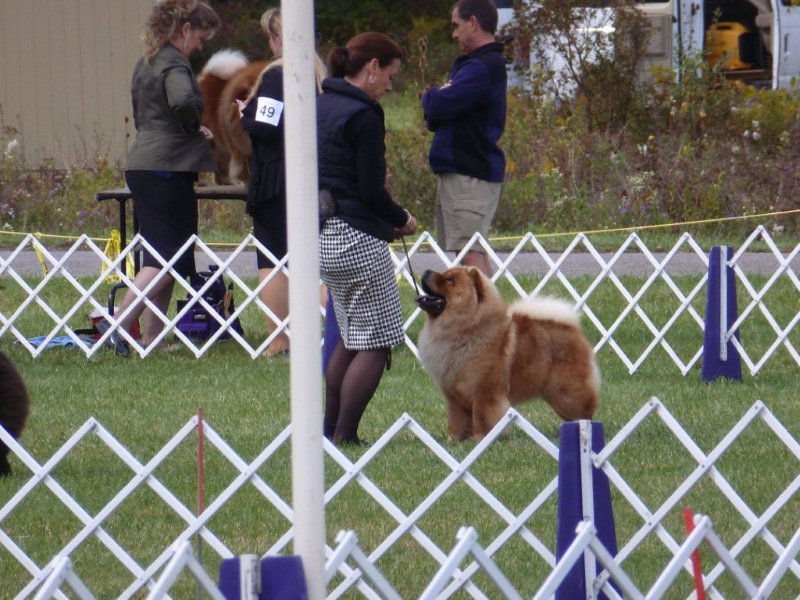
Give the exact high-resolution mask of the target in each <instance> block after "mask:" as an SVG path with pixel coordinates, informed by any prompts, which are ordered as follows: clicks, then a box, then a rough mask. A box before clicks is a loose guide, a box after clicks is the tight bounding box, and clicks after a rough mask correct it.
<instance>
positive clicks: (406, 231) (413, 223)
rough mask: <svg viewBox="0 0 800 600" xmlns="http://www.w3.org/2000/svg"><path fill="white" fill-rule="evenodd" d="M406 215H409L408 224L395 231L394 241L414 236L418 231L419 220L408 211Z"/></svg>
mask: <svg viewBox="0 0 800 600" xmlns="http://www.w3.org/2000/svg"><path fill="white" fill-rule="evenodd" d="M406 213H408V221H406V224H405V225H403V226H402V227H400V228H398V229H395V230H394V239H396V240H398V239H400V238H401V237H403V236H406V235H412V234H413V233H414V232H415V231H416V230H417V220H416V219H415V218H414V216H413V215H412V214H411V213H410V212H408V211H406Z"/></svg>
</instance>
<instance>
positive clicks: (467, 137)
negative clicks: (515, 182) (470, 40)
mask: <svg viewBox="0 0 800 600" xmlns="http://www.w3.org/2000/svg"><path fill="white" fill-rule="evenodd" d="M422 110H423V112H424V115H425V123H426V124H427V126H428V129H430V130H431V131H433V132H434V135H433V142H432V143H431V151H430V156H429V161H430V165H431V169H432V170H433V172H434V173H459V174H461V175H468V176H470V177H476V178H478V179H482V180H484V181H494V182H500V181H503V178H504V176H505V169H506V160H505V155H504V154H503V151H502V150H501V149H500V147H499V146H498V145H497V142H498V140H499V139H500V136H502V135H503V129H504V127H505V123H506V65H505V59H504V58H503V44H501V43H499V42H492V43H489V44H485V45H483V46H481V47H480V48H477V49H475V50H473V51H472V52H470V53H468V54H463V55H461V56H459V57H458V58H457V59H456V61H455V63H454V64H453V69H452V70H451V71H450V80H449V81H448V82H447V83H445V84H444V85H443V86H441V87H438V88H431V89H429V90H428V91H427V92H425V94H424V95H423V96H422Z"/></svg>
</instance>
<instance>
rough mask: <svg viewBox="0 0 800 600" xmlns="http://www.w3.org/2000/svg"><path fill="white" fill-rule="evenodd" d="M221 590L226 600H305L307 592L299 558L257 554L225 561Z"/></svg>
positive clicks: (220, 576) (220, 577)
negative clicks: (259, 558)
mask: <svg viewBox="0 0 800 600" xmlns="http://www.w3.org/2000/svg"><path fill="white" fill-rule="evenodd" d="M219 590H220V592H222V595H223V596H225V599H226V600H306V599H307V598H308V590H307V588H306V578H305V575H304V573H303V562H302V560H301V559H300V557H299V556H266V557H264V558H262V559H261V560H260V562H259V560H258V556H256V555H255V554H245V555H242V556H237V557H235V558H226V559H224V560H223V561H222V563H220V566H219Z"/></svg>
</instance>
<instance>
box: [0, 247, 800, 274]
mask: <svg viewBox="0 0 800 600" xmlns="http://www.w3.org/2000/svg"><path fill="white" fill-rule="evenodd" d="M395 252H396V253H397V252H398V251H397V250H395ZM64 254H65V253H64V252H63V251H58V252H52V255H53V256H54V257H55V258H56V259H57V260H61V258H62V257H63V256H64ZM10 255H11V252H10V251H8V250H0V258H2V261H3V263H0V269H2V268H3V267H2V265H3V264H5V263H6V262H7V261H8V260H9V256H10ZM218 255H219V257H220V258H222V259H223V260H227V258H228V257H229V256H230V255H231V253H230V252H226V251H221V252H219V253H218ZM401 255H402V249H401V250H400V251H399V253H398V256H401ZM195 256H196V262H197V268H198V269H199V270H205V269H206V268H207V267H208V264H209V263H210V261H209V260H208V258H207V257H206V256H205V255H204V254H201V253H198V254H196V255H195ZM448 256H449V259H450V260H452V259H453V258H454V255H452V254H450V255H448ZM499 256H500V257H501V259H502V260H503V261H505V260H506V259H507V258H508V253H500V254H499ZM600 256H601V257H602V260H603V261H605V262H606V263H607V262H608V261H610V260H611V259H612V258H613V256H614V253H611V252H608V253H600ZM666 256H667V254H666V253H664V252H659V253H655V252H654V253H652V257H653V258H654V259H655V260H656V261H657V262H658V263H661V262H663V260H664V259H665V257H666ZM559 257H560V255H559V254H551V255H550V260H552V261H553V262H555V261H557V260H558V258H559ZM101 264H102V263H101V261H100V259H99V258H98V257H97V255H95V254H94V253H92V252H89V251H79V252H76V253H74V254H73V255H72V256H71V257H70V259H69V261H68V262H67V263H66V268H67V269H68V270H69V272H70V273H71V274H72V275H74V276H76V277H81V276H92V275H99V274H100V268H101ZM8 266H10V268H11V269H13V270H14V271H15V272H16V273H18V274H19V275H23V276H26V277H29V276H33V277H35V276H37V275H43V269H42V266H41V264H40V263H39V260H38V259H37V257H36V254H35V253H34V252H32V251H25V252H22V253H21V254H19V255H18V256H17V257H15V259H14V261H13V262H12V263H11V264H10V265H7V267H6V269H4V270H3V271H2V274H0V277H8V276H9V275H8ZM411 266H412V268H413V270H414V274H415V275H416V276H417V277H419V276H420V275H421V274H422V272H423V271H424V270H425V269H433V270H442V269H443V268H444V266H445V265H444V264H443V263H442V261H441V259H440V258H439V257H438V256H437V255H436V254H435V253H433V252H419V253H417V254H415V255H414V257H413V258H412V259H411ZM739 266H741V268H742V269H743V270H744V271H745V272H746V273H747V274H748V275H750V274H753V275H766V276H769V275H772V274H773V273H775V271H776V270H777V269H778V266H779V262H778V260H777V258H776V257H775V256H774V255H773V254H771V253H766V252H764V253H756V252H754V253H749V254H745V255H744V256H742V259H741V261H740V263H739ZM790 267H791V268H792V270H794V271H795V272H798V271H800V256H795V258H794V260H793V261H792V262H791V264H790ZM231 268H232V269H233V271H234V272H235V273H236V274H237V275H239V276H240V277H255V276H256V273H257V269H256V259H255V253H254V252H246V253H244V254H241V255H239V256H237V257H236V259H235V260H234V261H233V263H232V264H231ZM655 268H656V267H655V266H653V265H652V264H651V262H650V259H649V258H648V256H646V255H644V254H641V253H636V252H630V253H627V254H624V255H622V256H621V257H620V258H619V259H618V260H617V261H616V262H615V263H614V266H613V272H614V273H615V274H616V275H630V276H634V277H647V276H649V275H650V274H652V273H653V271H654V270H655ZM549 270H550V268H549V266H548V264H547V263H546V262H545V260H544V259H543V258H542V257H541V256H539V255H538V254H535V253H520V254H518V255H517V256H516V257H515V258H514V261H513V262H512V264H511V265H510V266H509V271H510V272H511V273H513V274H514V275H515V276H516V275H544V274H546V273H547V272H548V271H549ZM601 270H602V266H601V265H600V264H599V263H598V262H597V260H596V259H595V257H594V256H593V255H591V254H589V253H587V252H578V253H572V254H570V255H569V256H568V257H567V258H566V259H565V261H564V262H563V264H562V266H561V271H562V272H563V273H564V274H565V275H568V276H580V275H598V274H600V272H601ZM705 270H706V267H705V265H704V264H703V261H702V260H701V259H700V257H699V256H697V255H696V254H694V253H689V252H686V253H679V254H676V255H675V256H673V257H672V259H671V260H670V262H669V263H668V264H667V266H666V271H667V273H669V274H670V275H672V276H680V275H699V274H702V273H704V272H705Z"/></svg>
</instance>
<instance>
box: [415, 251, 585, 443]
mask: <svg viewBox="0 0 800 600" xmlns="http://www.w3.org/2000/svg"><path fill="white" fill-rule="evenodd" d="M422 287H423V290H424V291H425V292H426V294H428V295H431V296H438V297H441V298H443V305H444V307H443V309H442V310H441V311H440V312H438V313H437V311H436V310H433V311H428V315H427V318H426V322H425V326H424V327H423V329H422V333H421V334H420V338H419V344H418V346H419V352H420V358H421V360H422V364H423V366H424V367H425V369H426V370H427V371H428V373H430V375H431V377H432V378H433V379H434V381H435V382H436V383H437V385H438V386H439V388H440V389H441V390H442V393H443V394H444V397H445V402H446V405H447V420H448V433H449V435H450V436H451V437H452V438H454V439H466V438H469V437H475V438H478V439H479V438H482V437H483V436H485V435H486V434H487V433H488V432H489V431H490V430H491V429H492V428H493V427H494V426H495V425H496V424H497V423H498V421H500V419H501V418H502V417H503V415H504V414H505V413H506V411H507V410H508V408H509V407H510V406H513V405H515V404H519V403H521V402H524V401H526V400H531V399H533V398H537V397H541V398H543V399H544V400H545V401H546V402H547V403H548V404H549V405H550V406H551V407H552V408H553V410H554V411H555V413H556V414H557V415H558V416H559V417H560V418H562V419H564V420H575V419H590V418H592V416H593V415H594V413H595V411H596V409H597V402H598V394H599V389H600V375H599V371H598V369H597V365H596V364H595V360H594V351H593V349H592V346H591V344H590V343H589V342H588V340H587V339H586V337H585V336H584V334H583V332H582V331H581V328H580V319H579V316H578V314H577V313H576V312H575V311H574V309H573V308H572V307H571V306H570V305H569V304H568V303H566V302H564V301H561V300H556V299H553V298H537V299H530V300H524V301H520V302H517V303H515V304H514V305H512V306H510V307H509V306H508V305H506V303H505V302H504V301H503V299H502V298H501V297H500V294H499V293H498V291H497V289H496V288H495V286H494V285H493V284H492V282H491V281H490V280H489V279H488V278H487V277H486V276H485V275H483V274H482V273H481V272H480V271H479V270H478V269H476V268H474V267H456V268H453V269H449V270H448V271H445V272H444V273H435V272H432V271H426V272H425V274H424V275H423V277H422ZM440 304H441V303H439V305H440ZM439 305H437V308H438V306H439ZM420 306H421V308H423V310H425V309H426V307H425V305H423V304H421V305H420Z"/></svg>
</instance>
